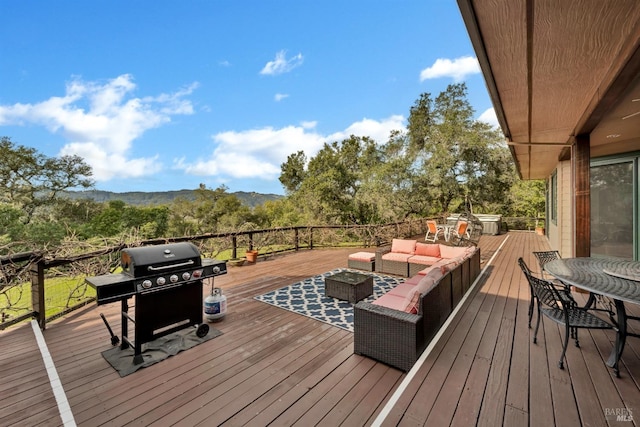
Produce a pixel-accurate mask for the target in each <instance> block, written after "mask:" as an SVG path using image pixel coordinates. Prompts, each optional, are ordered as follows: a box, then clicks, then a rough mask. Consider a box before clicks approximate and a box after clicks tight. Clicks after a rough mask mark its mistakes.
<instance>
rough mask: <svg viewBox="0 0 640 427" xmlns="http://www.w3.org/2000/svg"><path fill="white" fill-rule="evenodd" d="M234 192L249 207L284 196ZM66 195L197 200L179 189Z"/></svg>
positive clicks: (135, 201) (149, 201)
mask: <svg viewBox="0 0 640 427" xmlns="http://www.w3.org/2000/svg"><path fill="white" fill-rule="evenodd" d="M230 194H234V195H235V196H236V197H238V199H240V201H242V203H243V204H245V205H247V206H249V207H255V206H258V205H261V204H263V203H264V202H266V201H268V200H277V199H280V198H282V196H280V195H278V194H260V193H255V192H251V193H247V192H244V191H237V192H235V193H230ZM65 195H66V196H67V197H68V198H70V199H91V200H95V201H96V202H108V201H110V200H121V201H123V202H125V203H126V204H128V205H132V206H147V205H165V204H170V203H171V202H173V200H174V199H176V198H177V197H182V198H184V199H187V200H195V191H194V190H177V191H151V192H144V191H129V192H125V193H113V192H111V191H101V190H88V191H68V192H66V193H65Z"/></svg>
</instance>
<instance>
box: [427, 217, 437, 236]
mask: <svg viewBox="0 0 640 427" xmlns="http://www.w3.org/2000/svg"><path fill="white" fill-rule="evenodd" d="M427 227H429V233H433V234H435V233H436V232H437V231H438V223H436V222H435V221H434V220H432V219H429V220H427Z"/></svg>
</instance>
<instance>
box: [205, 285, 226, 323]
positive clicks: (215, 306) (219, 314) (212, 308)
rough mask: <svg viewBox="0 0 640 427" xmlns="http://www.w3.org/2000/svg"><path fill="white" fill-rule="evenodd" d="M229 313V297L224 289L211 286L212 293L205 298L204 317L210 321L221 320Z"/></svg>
mask: <svg viewBox="0 0 640 427" xmlns="http://www.w3.org/2000/svg"><path fill="white" fill-rule="evenodd" d="M226 313H227V297H226V296H224V295H222V289H220V288H214V287H213V285H212V286H211V295H209V296H208V297H206V298H205V299H204V317H205V318H206V319H207V320H208V321H209V322H213V321H214V320H220V319H222V318H223V317H224V315H225V314H226Z"/></svg>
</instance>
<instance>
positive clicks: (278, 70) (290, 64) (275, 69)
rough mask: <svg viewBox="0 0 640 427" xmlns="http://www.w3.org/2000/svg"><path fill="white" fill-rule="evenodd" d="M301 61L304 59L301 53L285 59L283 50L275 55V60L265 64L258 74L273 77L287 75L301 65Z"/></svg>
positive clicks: (285, 53) (285, 54)
mask: <svg viewBox="0 0 640 427" xmlns="http://www.w3.org/2000/svg"><path fill="white" fill-rule="evenodd" d="M303 59H304V58H303V57H302V54H301V53H299V54H297V55H296V56H294V57H292V58H290V59H287V52H286V51H285V50H281V51H280V52H278V53H276V58H275V59H274V60H273V61H269V62H267V64H266V65H265V66H264V68H263V69H262V70H260V74H265V75H270V76H275V75H277V74H283V73H288V72H289V71H291V70H293V69H294V68H296V67H299V66H300V65H302V61H303Z"/></svg>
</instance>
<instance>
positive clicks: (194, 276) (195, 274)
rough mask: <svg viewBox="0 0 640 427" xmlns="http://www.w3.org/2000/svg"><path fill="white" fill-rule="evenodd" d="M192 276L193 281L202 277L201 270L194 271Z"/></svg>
mask: <svg viewBox="0 0 640 427" xmlns="http://www.w3.org/2000/svg"><path fill="white" fill-rule="evenodd" d="M192 276H193V278H194V279H199V278H200V277H202V270H195V271H194V272H193V275H192Z"/></svg>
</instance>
